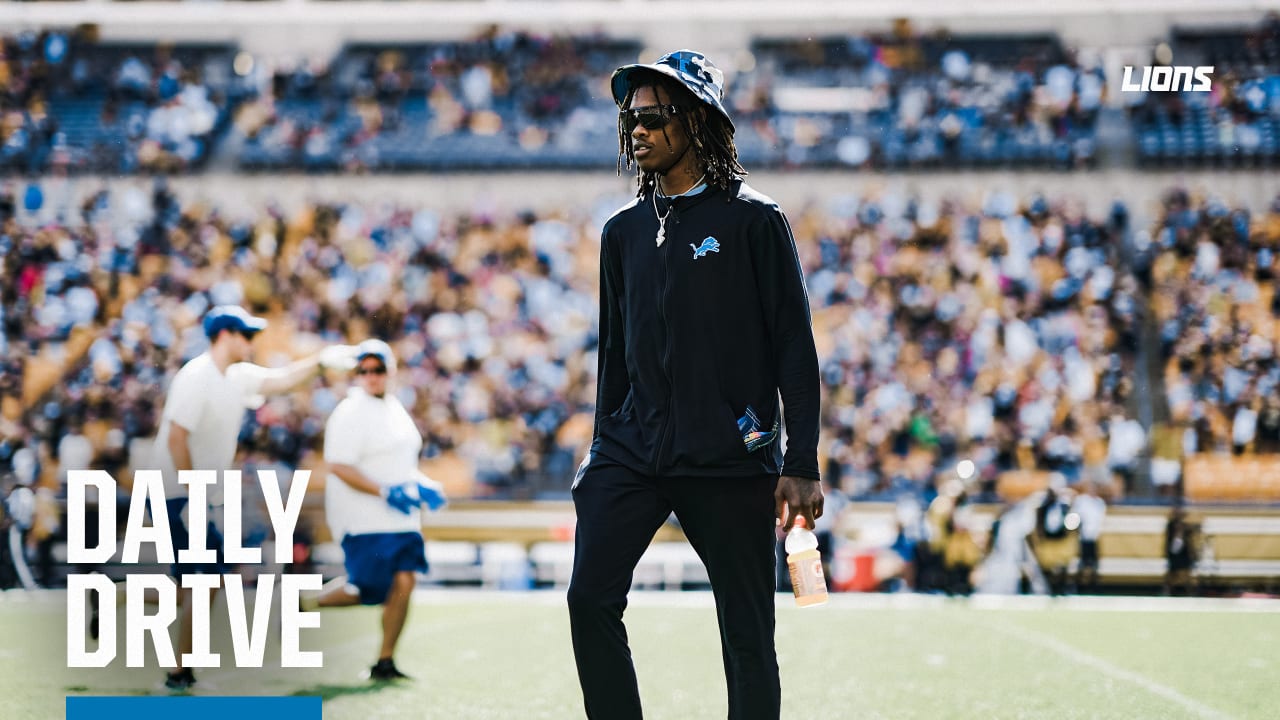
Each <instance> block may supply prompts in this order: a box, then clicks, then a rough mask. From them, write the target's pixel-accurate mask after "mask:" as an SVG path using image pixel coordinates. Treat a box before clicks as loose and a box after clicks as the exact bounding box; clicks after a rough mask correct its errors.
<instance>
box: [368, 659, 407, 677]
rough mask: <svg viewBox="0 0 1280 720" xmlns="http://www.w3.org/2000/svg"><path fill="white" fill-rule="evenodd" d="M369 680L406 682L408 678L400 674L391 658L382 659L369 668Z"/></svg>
mask: <svg viewBox="0 0 1280 720" xmlns="http://www.w3.org/2000/svg"><path fill="white" fill-rule="evenodd" d="M369 679H370V680H375V681H378V682H386V681H388V680H408V679H409V676H408V675H405V674H404V673H402V672H400V669H399V668H397V667H396V664H395V661H393V660H392V659H391V658H383V659H381V660H379V661H378V664H377V665H374V666H373V667H371V668H369Z"/></svg>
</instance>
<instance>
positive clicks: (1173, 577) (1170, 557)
mask: <svg viewBox="0 0 1280 720" xmlns="http://www.w3.org/2000/svg"><path fill="white" fill-rule="evenodd" d="M1199 531H1200V528H1199V526H1198V525H1196V524H1194V523H1192V522H1191V521H1190V520H1189V519H1188V517H1187V513H1186V510H1185V509H1183V507H1182V506H1181V505H1175V506H1174V507H1173V509H1172V510H1171V511H1170V512H1169V521H1168V523H1166V524H1165V528H1164V553H1165V562H1166V570H1165V575H1164V594H1165V595H1176V594H1178V593H1181V594H1183V595H1191V594H1194V593H1195V592H1196V591H1197V589H1198V588H1197V583H1196V576H1195V565H1196V560H1197V557H1198V554H1199V553H1198V547H1197V544H1198V542H1199Z"/></svg>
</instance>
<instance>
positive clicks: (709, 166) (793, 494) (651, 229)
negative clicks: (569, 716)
mask: <svg viewBox="0 0 1280 720" xmlns="http://www.w3.org/2000/svg"><path fill="white" fill-rule="evenodd" d="M722 93H723V75H722V74H721V73H720V71H719V70H718V69H716V68H715V66H714V65H712V64H711V62H710V61H708V60H707V59H706V58H705V57H704V56H702V55H701V54H699V53H695V52H692V51H688V50H682V51H679V52H675V53H671V54H669V55H666V56H664V57H663V58H661V59H660V60H658V61H657V62H656V63H655V64H653V65H631V66H626V67H623V68H620V69H619V70H618V71H616V72H615V73H614V77H613V94H614V98H615V100H616V101H617V103H618V106H619V108H621V110H622V111H621V113H620V117H619V141H620V144H621V151H620V163H621V161H622V160H623V159H625V161H626V164H627V166H628V167H630V166H631V164H632V162H634V163H635V165H636V166H637V167H638V171H637V177H638V181H639V184H640V192H639V194H638V197H637V198H636V200H635V201H634V202H632V203H631V204H630V205H627V206H626V207H624V208H622V209H621V210H619V211H618V212H617V213H616V214H615V215H614V216H613V217H612V218H611V219H610V220H609V222H608V223H607V224H606V225H605V228H604V232H603V235H602V237H601V252H600V347H599V377H598V389H597V396H596V423H595V436H594V440H593V442H592V445H591V450H590V452H589V453H588V455H587V457H586V458H585V459H584V460H583V463H582V465H581V467H579V469H578V474H577V477H576V478H575V479H574V484H573V499H574V506H575V508H576V510H577V515H578V530H577V540H576V554H575V557H574V568H573V580H572V582H571V583H570V586H569V598H568V599H569V613H570V620H571V624H572V631H573V646H574V654H575V656H576V658H577V665H578V677H579V680H580V682H581V685H582V691H583V697H584V700H585V704H586V711H587V715H588V717H590V718H600V719H605V720H629V719H631V718H640V717H641V708H640V697H639V690H638V688H637V684H636V677H635V670H634V667H633V666H632V663H631V653H630V650H629V648H628V646H627V636H626V629H625V627H624V626H623V623H622V613H623V611H624V610H625V608H626V604H627V592H628V590H629V589H630V587H631V576H632V572H633V570H634V569H635V565H636V563H637V562H638V561H639V558H640V556H641V554H642V553H643V552H644V551H645V549H646V548H647V547H648V545H649V543H650V541H651V540H652V539H653V535H654V533H655V532H656V531H657V529H658V528H659V527H660V526H661V525H662V523H663V522H664V521H665V520H666V519H667V517H668V516H669V515H670V514H671V512H673V511H674V512H675V514H676V516H677V518H678V519H679V520H680V524H681V527H682V528H683V529H684V531H685V534H686V535H687V536H688V538H689V541H690V542H691V543H692V545H693V547H694V549H695V550H696V551H697V552H698V555H699V556H700V557H701V558H702V560H703V562H704V563H705V564H706V566H707V572H708V575H709V577H710V579H711V585H712V589H713V590H714V593H715V598H716V609H717V613H718V617H719V624H720V637H721V645H722V650H723V656H724V665H725V677H726V680H727V683H728V691H729V717H730V718H731V719H734V720H737V719H739V718H768V719H770V720H776V719H777V718H778V715H779V705H780V694H781V693H780V688H779V682H778V664H777V657H776V655H775V652H774V643H773V632H774V605H773V599H774V590H775V585H774V553H773V549H774V543H775V535H774V532H775V527H776V525H777V524H779V523H781V524H783V526H784V527H785V528H790V527H791V525H792V524H793V522H795V519H796V518H797V517H798V516H803V518H804V522H805V523H807V524H808V525H809V526H810V527H812V525H813V520H814V519H815V518H816V517H818V516H820V515H821V514H822V491H821V489H820V485H819V475H818V461H817V444H818V406H819V380H818V361H817V353H816V351H815V349H814V342H813V331H812V327H811V322H810V317H809V305H808V298H807V296H806V293H805V287H804V278H803V276H802V274H801V270H800V263H799V259H798V257H797V255H796V249H795V242H794V240H793V239H792V237H791V231H790V228H789V226H788V225H787V221H786V218H785V217H784V216H783V214H782V212H781V210H779V209H778V206H777V205H776V204H774V202H773V201H772V200H770V199H769V198H767V197H765V196H763V195H760V194H759V193H757V192H755V191H754V190H752V189H751V188H750V187H748V186H747V185H746V184H744V183H743V182H742V176H743V175H744V174H745V171H743V169H742V167H741V166H740V165H739V164H738V162H737V152H736V150H735V149H734V145H733V123H732V121H731V120H730V119H729V117H728V115H727V114H726V113H725V111H724V107H723V105H722V104H721V97H722ZM779 394H781V400H782V404H783V406H784V407H785V425H786V429H787V448H786V453H785V455H784V454H783V451H782V441H781V435H782V433H781V425H782V423H783V420H784V418H783V417H782V412H781V408H780V407H779ZM784 516H785V517H784ZM784 520H785V522H784Z"/></svg>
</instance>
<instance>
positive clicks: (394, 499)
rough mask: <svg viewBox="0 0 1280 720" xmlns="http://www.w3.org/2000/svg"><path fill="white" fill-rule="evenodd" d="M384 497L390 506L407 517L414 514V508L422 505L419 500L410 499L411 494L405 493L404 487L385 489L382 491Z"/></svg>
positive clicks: (397, 486)
mask: <svg viewBox="0 0 1280 720" xmlns="http://www.w3.org/2000/svg"><path fill="white" fill-rule="evenodd" d="M382 497H383V498H384V499H385V500H386V501H387V504H388V505H390V506H391V507H393V508H395V509H396V510H399V511H400V512H402V513H404V514H405V515H408V514H410V513H412V512H413V509H414V508H416V507H418V506H419V505H421V504H422V502H421V501H420V500H418V498H416V497H410V496H409V493H407V492H405V486H404V485H396V486H394V487H390V488H385V489H384V490H383V491H382Z"/></svg>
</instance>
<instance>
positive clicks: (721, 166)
mask: <svg viewBox="0 0 1280 720" xmlns="http://www.w3.org/2000/svg"><path fill="white" fill-rule="evenodd" d="M644 87H648V88H653V89H654V92H655V93H656V92H657V88H659V87H661V88H662V89H663V90H666V91H667V97H669V98H671V104H673V105H676V106H677V107H679V108H681V109H682V110H685V112H678V113H676V114H675V116H674V117H675V120H676V121H677V122H679V123H680V127H682V128H683V129H684V133H685V135H686V136H687V137H688V138H689V143H690V145H691V146H692V150H693V153H694V156H695V157H696V158H697V160H698V164H699V165H701V166H702V167H703V169H704V171H705V172H706V174H707V176H706V177H707V184H708V185H714V186H716V187H719V188H722V189H727V188H728V187H729V184H730V183H731V182H733V181H734V180H738V179H741V178H743V177H745V176H746V174H747V171H746V169H745V168H743V167H742V165H741V164H740V163H739V162H738V148H737V146H736V145H734V144H733V126H732V125H730V124H729V121H728V120H727V119H726V118H725V117H724V116H723V115H721V114H720V113H719V112H717V111H716V110H715V109H714V108H710V107H709V106H708V105H707V104H706V103H704V102H702V101H701V100H699V99H698V98H697V97H695V96H694V94H693V93H691V92H690V91H689V89H688V88H686V87H685V86H684V85H681V84H680V83H679V82H677V81H675V80H673V79H670V78H668V77H667V76H665V75H660V74H658V73H645V74H644V75H643V76H641V79H638V80H637V81H636V82H635V83H634V84H633V85H632V86H631V88H630V89H629V90H627V96H626V97H625V98H624V99H623V101H622V107H623V108H629V107H631V101H632V99H633V98H634V97H635V95H636V92H637V91H639V90H640V89H641V88H644ZM702 108H705V109H707V110H710V112H695V109H702ZM662 136H663V137H664V138H666V140H667V141H668V142H670V141H671V138H670V137H668V136H667V129H666V128H665V127H663V128H662ZM632 167H634V168H635V173H636V194H637V195H644V193H645V191H646V190H648V189H649V188H656V187H657V184H658V174H657V173H652V172H645V171H643V170H641V169H640V166H639V164H637V163H636V156H635V150H634V148H633V147H632V140H631V133H629V132H627V130H626V128H625V127H624V126H623V122H622V115H621V114H619V115H618V174H619V175H621V174H622V171H623V169H624V168H625V169H627V170H631V169H632Z"/></svg>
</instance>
